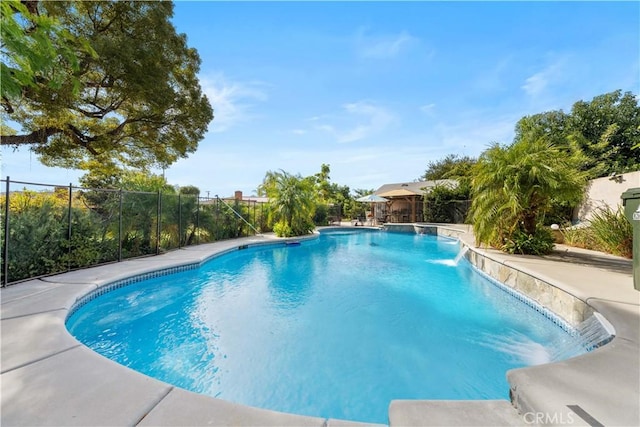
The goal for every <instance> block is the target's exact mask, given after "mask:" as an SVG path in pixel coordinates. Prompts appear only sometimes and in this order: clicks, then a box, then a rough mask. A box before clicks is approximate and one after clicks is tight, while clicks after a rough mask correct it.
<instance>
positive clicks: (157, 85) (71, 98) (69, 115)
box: [1, 0, 213, 169]
mask: <svg viewBox="0 0 640 427" xmlns="http://www.w3.org/2000/svg"><path fill="white" fill-rule="evenodd" d="M27 3H29V4H30V7H29V8H28V9H27V8H25V7H23V6H22V5H20V3H18V2H16V1H13V0H11V1H10V2H9V3H7V4H5V2H4V1H3V2H2V27H3V33H2V35H3V41H2V86H3V91H2V107H3V111H2V116H3V117H2V120H3V126H2V140H1V143H2V144H3V145H12V146H20V145H25V144H27V145H29V146H30V147H31V149H32V150H33V151H35V152H36V153H37V154H39V155H40V157H41V160H42V162H43V163H45V164H47V165H55V166H63V167H71V168H80V169H89V168H90V167H91V164H95V161H98V162H100V163H102V164H112V165H120V166H124V167H134V168H143V167H149V166H155V165H159V166H167V165H169V164H171V163H173V162H174V161H176V160H177V159H178V158H181V157H186V156H187V155H188V154H189V153H192V152H194V151H195V150H196V149H197V145H198V142H199V141H200V140H201V139H202V138H203V137H204V134H205V132H206V130H207V126H208V124H209V122H210V121H211V120H212V119H213V110H212V108H211V106H210V104H209V101H208V100H207V98H206V96H205V95H204V94H203V93H202V90H201V87H200V84H199V82H198V79H197V72H198V70H199V67H200V58H199V56H198V53H197V52H196V50H195V49H193V48H189V47H188V46H187V40H186V36H185V35H184V34H178V33H176V30H175V27H174V26H173V24H172V23H171V22H170V18H171V17H172V15H173V4H172V3H171V2H145V1H100V2H88V1H82V2H69V1H67V2H27ZM7 25H8V27H7ZM5 30H7V31H8V32H9V33H10V37H9V38H8V39H7V41H6V42H5V36H6V34H7V33H6V31H5ZM48 35H52V37H51V38H50V39H49V42H50V43H51V45H49V44H48V42H46V41H44V40H43V37H45V36H48ZM30 46H33V47H34V49H35V50H29V49H30ZM52 49H53V51H55V52H57V53H56V54H55V55H52V53H51V52H52ZM26 52H29V53H26ZM70 52H71V53H72V55H70V54H69V53H70ZM5 82H7V84H8V86H7V87H6V90H5ZM7 122H15V123H17V124H19V125H20V126H21V127H22V129H21V130H20V131H21V132H22V133H21V134H17V132H16V131H15V130H10V129H8V128H7V126H6V124H7Z"/></svg>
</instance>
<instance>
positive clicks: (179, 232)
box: [178, 193, 182, 249]
mask: <svg viewBox="0 0 640 427" xmlns="http://www.w3.org/2000/svg"><path fill="white" fill-rule="evenodd" d="M181 247H182V195H181V194H180V193H178V249H180V248H181Z"/></svg>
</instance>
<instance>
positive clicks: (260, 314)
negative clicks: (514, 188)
mask: <svg viewBox="0 0 640 427" xmlns="http://www.w3.org/2000/svg"><path fill="white" fill-rule="evenodd" d="M463 258H464V252H463V251H461V250H459V245H458V244H457V243H456V242H455V241H454V240H452V239H448V238H443V237H438V236H433V235H427V234H409V233H406V234H402V233H384V232H378V231H375V230H349V229H342V230H339V231H336V232H323V233H322V234H321V235H320V237H319V238H318V239H315V240H311V241H300V244H299V245H285V244H283V243H278V244H271V245H262V246H249V247H248V248H246V249H244V250H237V251H232V252H229V253H226V254H224V255H222V256H217V257H215V258H212V259H211V260H209V261H208V262H206V263H205V264H203V265H202V266H200V268H197V269H193V270H187V271H182V272H179V273H174V274H170V275H165V276H161V277H155V278H151V279H148V280H142V281H132V282H134V283H132V284H130V285H127V286H125V287H120V288H118V289H115V290H112V291H111V292H108V293H106V294H104V295H100V296H98V297H96V298H87V299H86V301H88V302H86V304H84V305H82V306H79V307H77V309H75V310H74V311H73V314H72V315H71V316H70V318H69V319H68V320H67V328H68V329H69V331H70V332H71V334H72V335H74V336H75V337H76V338H77V339H78V340H80V341H81V342H83V343H84V344H85V345H87V346H89V347H90V348H92V349H93V350H95V351H97V352H98V353H100V354H102V355H104V356H106V357H109V358H111V359H113V360H115V361H116V362H118V363H121V364H123V365H125V366H128V367H130V368H132V369H135V370H138V371H140V372H142V373H144V374H146V375H149V376H152V377H154V378H157V379H159V380H162V381H165V382H167V383H170V384H173V385H174V386H177V387H182V388H185V389H188V390H191V391H194V392H197V393H202V394H205V395H209V396H213V397H218V398H221V399H225V400H229V401H233V402H236V403H242V404H246V405H251V406H256V407H261V408H267V409H272V410H278V411H284V412H293V413H297V414H302V415H311V416H318V417H325V418H337V419H349V420H357V421H363V422H370V423H381V424H385V423H387V421H388V418H387V417H388V411H387V410H388V406H389V403H390V401H391V400H393V399H444V400H452V399H465V400H470V399H508V398H509V384H508V383H507V381H506V375H505V373H506V371H508V370H510V369H514V368H518V367H523V366H529V365H534V364H537V363H546V362H548V361H550V360H559V359H562V358H565V357H571V356H575V355H578V354H582V353H585V352H586V351H588V350H589V349H590V348H589V347H590V346H592V342H594V341H600V338H599V336H598V335H597V334H596V333H595V331H594V330H595V329H597V325H591V324H590V323H591V321H589V319H587V320H588V322H585V323H589V324H585V325H584V328H582V332H580V333H576V332H575V331H570V330H566V329H563V328H562V327H561V326H559V325H562V324H563V322H557V321H555V320H554V319H552V318H550V317H548V316H550V315H548V316H545V315H543V314H541V313H540V312H539V311H537V310H536V309H535V308H534V307H533V306H532V305H531V304H527V303H525V302H523V301H521V300H520V299H518V298H515V297H514V296H513V295H512V294H510V293H508V292H505V291H504V290H503V289H501V288H500V287H499V286H498V285H496V284H495V283H494V282H492V281H491V280H489V279H487V278H486V277H484V276H483V275H481V274H479V273H478V272H477V271H476V270H474V268H473V267H472V266H471V264H470V263H469V262H464V261H463ZM442 260H447V263H446V264H445V263H443V262H441V261H442ZM592 330H593V332H592ZM581 340H584V342H583V341H581ZM594 345H599V343H596V344H594Z"/></svg>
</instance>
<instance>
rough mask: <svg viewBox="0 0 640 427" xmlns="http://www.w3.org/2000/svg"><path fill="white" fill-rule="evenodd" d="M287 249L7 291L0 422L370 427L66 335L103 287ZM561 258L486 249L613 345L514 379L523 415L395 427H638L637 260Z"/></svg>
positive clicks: (433, 406) (444, 408)
mask: <svg viewBox="0 0 640 427" xmlns="http://www.w3.org/2000/svg"><path fill="white" fill-rule="evenodd" d="M344 228H346V227H344ZM358 228H361V227H358ZM472 238H473V237H472V236H471V235H470V234H469V233H463V234H461V235H460V239H461V240H462V241H463V242H465V244H468V245H470V246H471V247H473V242H472ZM297 240H300V239H297ZM277 241H278V240H277V239H275V238H274V237H272V236H269V235H266V236H261V237H248V238H242V239H237V240H232V241H222V242H216V243H212V244H206V245H201V246H195V247H188V248H184V249H181V250H176V251H172V252H169V253H166V254H164V255H160V256H157V257H149V258H141V259H135V260H128V261H123V262H121V263H114V264H108V265H103V266H99V267H93V268H90V269H85V270H78V271H73V272H68V273H64V274H60V275H56V276H51V277H47V278H42V279H37V280H30V281H28V282H24V283H20V284H17V285H13V286H9V287H7V288H2V289H1V290H0V299H1V311H0V328H1V330H2V331H1V334H2V335H1V338H2V341H1V360H0V361H1V368H0V374H1V375H0V381H1V389H0V392H1V411H2V414H1V418H0V424H1V425H3V426H26V425H30V426H32V425H52V426H66V425H82V426H98V425H109V426H120V425H140V426H177V425H194V426H195V425H197V426H200V425H229V426H267V425H268V426H318V427H321V426H351V425H353V426H357V425H363V424H361V423H355V422H349V421H343V420H334V419H325V418H317V417H306V416H299V415H293V414H284V413H279V412H274V411H268V410H263V409H257V408H251V407H247V406H243V405H239V404H234V403H230V402H226V401H223V400H220V399H214V398H210V397H207V396H203V395H198V394H195V393H192V392H188V391H185V390H182V389H180V388H177V387H174V386H171V385H169V384H166V383H163V382H160V381H158V380H155V379H152V378H149V377H147V376H145V375H142V374H140V373H138V372H135V371H133V370H130V369H128V368H126V367H123V366H121V365H119V364H117V363H115V362H113V361H110V360H108V359H106V358H104V357H102V356H100V355H98V354H97V353H95V352H93V351H92V350H89V349H88V348H86V347H85V346H84V345H82V344H81V343H80V342H78V341H77V340H75V338H73V337H72V336H71V335H70V334H69V333H68V332H67V330H66V328H65V320H66V317H67V315H68V312H69V310H70V309H71V307H72V306H73V305H74V303H75V302H76V301H77V300H78V298H80V297H82V296H84V295H86V294H87V293H89V292H91V291H94V290H96V289H98V288H99V287H101V286H104V285H107V284H110V283H113V282H114V281H117V280H123V279H126V278H129V277H132V276H138V275H142V274H145V273H150V272H153V271H156V270H159V269H165V268H173V267H178V266H183V265H188V264H194V263H199V262H201V261H203V260H206V259H207V258H209V257H211V256H212V255H214V254H217V253H224V252H228V251H232V250H236V249H238V248H239V247H240V246H242V245H253V244H262V243H275V242H277ZM559 249H560V250H559V251H556V252H555V253H554V255H552V256H549V257H544V258H540V257H526V256H509V255H506V254H502V253H499V252H497V251H490V250H478V251H479V252H483V253H484V254H485V255H486V256H487V257H491V258H492V259H496V260H499V261H500V262H503V263H505V264H508V265H510V266H512V267H513V268H516V269H520V270H522V271H526V272H529V273H531V274H535V275H537V276H538V277H541V278H544V279H545V280H546V281H547V282H549V283H552V284H553V285H555V286H558V287H559V288H562V289H563V290H564V291H565V292H568V293H571V294H572V295H574V296H575V297H577V298H580V299H581V300H583V301H584V302H586V303H587V304H588V305H589V306H591V307H593V309H595V310H597V311H599V312H600V313H601V314H602V315H604V316H605V317H606V318H607V319H608V320H609V321H610V322H611V323H612V324H613V326H614V327H615V329H616V337H615V338H614V339H613V341H612V342H611V343H609V344H607V345H605V346H603V347H601V348H599V349H597V350H595V351H593V352H591V353H589V354H586V355H583V356H580V357H577V358H574V359H570V360H566V361H562V362H558V363H553V364H547V365H540V366H536V367H529V368H523V369H517V370H513V371H510V372H509V375H508V378H509V382H510V384H511V388H512V391H513V390H515V392H516V394H517V398H518V399H519V400H518V399H516V401H515V402H514V403H515V404H516V406H518V409H520V412H518V410H517V409H516V408H515V407H514V406H512V405H511V403H509V402H508V401H506V400H505V401H473V402H464V401H393V402H391V404H390V408H389V423H390V425H391V426H409V425H412V426H424V425H476V426H485V425H486V426H489V425H535V424H538V425H592V426H595V425H607V426H610V425H611V426H614V425H616V426H634V425H640V368H639V360H640V292H638V291H636V290H634V289H633V283H632V278H631V262H630V261H628V260H624V259H622V258H618V257H611V256H607V255H604V254H600V253H596V252H590V251H583V250H579V249H575V248H568V247H563V246H560V247H559ZM474 250H476V249H474Z"/></svg>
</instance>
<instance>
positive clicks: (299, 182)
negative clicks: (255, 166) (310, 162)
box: [259, 170, 314, 235]
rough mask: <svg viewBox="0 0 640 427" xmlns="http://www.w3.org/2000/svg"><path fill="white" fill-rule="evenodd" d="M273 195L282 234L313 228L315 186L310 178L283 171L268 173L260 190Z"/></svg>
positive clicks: (270, 200) (270, 195) (273, 219)
mask: <svg viewBox="0 0 640 427" xmlns="http://www.w3.org/2000/svg"><path fill="white" fill-rule="evenodd" d="M259 191H260V193H262V194H266V195H267V197H269V203H270V205H271V210H270V212H271V213H272V215H273V218H272V222H276V223H278V224H280V226H279V227H274V230H275V231H276V234H278V235H302V234H307V233H309V232H310V231H311V230H313V220H312V219H313V208H314V198H313V195H314V193H313V186H312V184H311V182H310V181H309V180H307V179H304V178H302V177H301V176H299V175H292V174H290V173H288V172H285V171H283V170H280V171H279V172H272V171H269V172H267V174H266V176H265V178H264V181H263V183H262V185H261V186H260V189H259Z"/></svg>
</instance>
